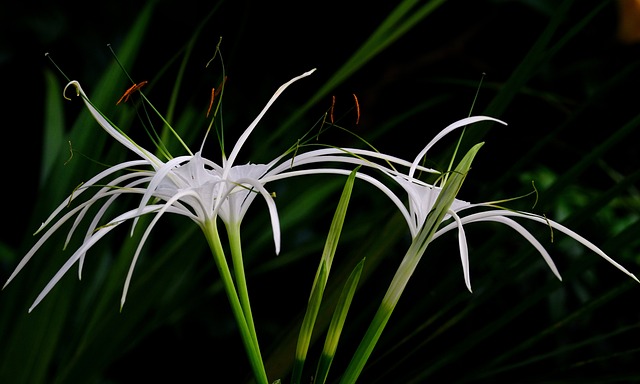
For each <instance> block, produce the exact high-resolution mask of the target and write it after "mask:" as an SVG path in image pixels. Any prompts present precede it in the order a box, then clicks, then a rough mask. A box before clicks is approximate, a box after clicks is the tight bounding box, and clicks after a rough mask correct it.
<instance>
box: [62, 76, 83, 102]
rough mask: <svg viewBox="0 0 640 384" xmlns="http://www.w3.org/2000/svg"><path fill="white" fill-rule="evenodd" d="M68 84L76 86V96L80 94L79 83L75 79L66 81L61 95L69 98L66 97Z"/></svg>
mask: <svg viewBox="0 0 640 384" xmlns="http://www.w3.org/2000/svg"><path fill="white" fill-rule="evenodd" d="M70 85H73V86H74V87H75V88H76V96H80V83H79V82H78V81H77V80H72V81H70V82H69V83H67V85H65V87H64V89H63V90H62V97H64V98H65V99H66V100H71V98H70V97H67V88H69V86H70Z"/></svg>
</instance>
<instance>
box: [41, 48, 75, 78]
mask: <svg viewBox="0 0 640 384" xmlns="http://www.w3.org/2000/svg"><path fill="white" fill-rule="evenodd" d="M44 57H46V58H47V59H49V61H51V64H53V66H54V67H56V69H57V70H58V72H60V73H61V74H62V76H64V78H65V79H67V83H69V82H71V79H69V78H68V77H67V75H65V73H64V72H62V69H60V67H58V64H56V62H55V61H53V59H52V58H51V56H50V55H49V52H47V53H45V54H44Z"/></svg>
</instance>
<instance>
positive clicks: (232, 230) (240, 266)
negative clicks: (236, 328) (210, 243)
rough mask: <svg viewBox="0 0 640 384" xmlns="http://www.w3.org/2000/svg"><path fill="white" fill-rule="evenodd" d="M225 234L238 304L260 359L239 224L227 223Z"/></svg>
mask: <svg viewBox="0 0 640 384" xmlns="http://www.w3.org/2000/svg"><path fill="white" fill-rule="evenodd" d="M226 228H227V234H228V236H229V247H230V249H231V261H232V263H233V271H234V273H235V277H236V285H237V287H238V295H239V297H240V305H241V306H242V311H243V312H244V317H245V319H246V321H247V326H248V327H249V332H251V337H252V338H253V344H254V345H255V346H256V353H257V354H258V356H257V357H258V358H259V359H260V361H262V355H261V354H260V347H259V344H258V335H257V333H256V328H255V325H254V322H253V315H252V313H251V304H250V302H249V290H248V288H247V279H246V277H245V273H244V261H243V258H242V244H241V241H240V225H227V226H226Z"/></svg>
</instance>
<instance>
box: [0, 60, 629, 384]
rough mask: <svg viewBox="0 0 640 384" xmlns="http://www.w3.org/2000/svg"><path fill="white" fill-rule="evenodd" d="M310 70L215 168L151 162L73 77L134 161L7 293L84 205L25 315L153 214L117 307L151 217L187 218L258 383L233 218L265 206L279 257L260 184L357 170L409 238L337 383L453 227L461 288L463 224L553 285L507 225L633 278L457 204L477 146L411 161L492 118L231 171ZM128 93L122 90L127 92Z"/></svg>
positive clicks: (504, 216)
mask: <svg viewBox="0 0 640 384" xmlns="http://www.w3.org/2000/svg"><path fill="white" fill-rule="evenodd" d="M313 71H314V70H311V71H308V72H305V73H303V74H302V75H300V76H297V77H294V78H293V79H291V80H289V81H288V82H286V83H284V84H283V85H282V86H281V87H280V88H278V90H277V91H276V92H275V94H274V95H273V96H272V97H271V99H270V100H269V101H268V102H267V104H266V105H265V107H264V108H263V109H262V111H261V112H260V113H259V114H258V116H257V117H256V118H255V119H254V120H253V122H252V123H251V124H250V125H249V126H248V127H247V128H246V129H245V131H244V132H243V133H242V135H241V136H240V137H239V139H238V140H237V142H236V143H235V145H234V147H233V149H232V151H231V152H230V154H229V156H228V157H226V156H225V155H224V154H223V156H222V161H221V163H220V164H218V163H216V162H214V161H212V160H209V159H208V158H207V157H205V156H204V155H203V153H202V148H203V147H204V146H201V148H200V150H199V151H196V152H195V153H192V152H191V151H190V150H189V148H188V147H186V146H185V150H186V152H187V153H186V154H184V155H181V156H177V157H172V156H169V155H167V156H166V157H167V158H166V160H162V159H160V158H159V157H158V156H156V155H154V154H153V153H152V152H151V151H149V150H147V149H145V148H143V147H141V146H140V145H138V144H137V143H136V142H134V141H133V140H132V139H131V138H130V137H128V136H127V135H126V134H125V133H124V132H123V131H121V130H120V129H118V128H117V127H116V126H115V125H114V124H113V123H111V122H110V121H109V119H108V118H107V117H106V116H104V115H103V114H102V113H101V112H100V111H99V110H98V109H97V108H96V107H95V106H94V105H93V104H92V103H91V101H90V99H89V97H88V96H87V95H86V93H85V92H84V90H83V89H82V87H81V86H80V84H79V83H78V82H77V81H72V82H70V83H69V84H68V85H67V87H66V88H65V92H66V90H67V89H68V88H70V87H71V88H74V89H75V91H76V95H77V96H79V97H81V98H82V100H83V101H84V103H85V105H86V107H87V108H88V110H89V111H90V113H91V114H92V115H93V117H94V118H95V120H96V121H97V122H98V124H99V125H100V126H101V127H102V128H103V129H104V130H105V131H106V132H107V133H108V134H109V135H111V136H112V137H113V138H114V139H116V140H117V141H118V142H119V143H121V144H122V145H124V146H125V147H126V148H127V149H129V150H130V151H131V152H133V153H134V154H135V155H136V156H137V159H135V160H128V161H125V162H123V163H120V164H117V165H114V166H111V167H109V168H107V169H105V170H103V171H102V172H100V173H98V174H97V175H95V176H94V177H93V178H91V179H90V180H88V181H87V182H85V183H83V184H82V185H81V186H80V187H78V188H77V189H75V190H74V191H73V192H72V193H71V195H70V196H69V197H68V198H67V199H65V200H64V201H63V202H62V203H61V204H60V205H59V206H58V207H57V208H56V209H55V210H54V211H53V213H52V214H51V215H50V216H49V218H48V219H47V220H45V222H44V223H43V224H42V226H41V227H40V229H39V230H38V231H37V233H39V232H42V231H44V233H43V234H42V236H41V237H40V239H39V240H38V241H37V242H36V244H35V245H34V246H33V247H32V248H31V249H30V250H29V252H27V254H26V255H25V256H24V257H23V258H22V260H21V261H20V262H19V264H18V266H17V267H16V268H15V270H14V271H13V273H12V274H11V275H10V276H9V278H8V280H7V281H6V283H5V285H4V286H5V287H6V285H7V284H9V283H10V282H11V281H12V280H13V279H14V278H15V277H16V275H17V274H18V273H19V272H20V271H21V270H22V269H23V268H24V267H25V265H26V264H27V263H28V262H29V260H30V259H31V258H32V257H33V256H34V255H35V253H36V252H37V251H38V249H39V248H41V246H42V245H43V244H44V242H45V241H47V240H48V239H49V238H50V237H51V236H52V235H53V234H54V233H55V232H56V231H58V230H59V229H60V228H61V227H62V226H63V225H64V224H66V223H68V222H71V223H72V224H71V229H70V230H69V232H68V235H67V240H66V243H65V247H66V245H67V244H68V243H69V241H70V239H71V237H72V236H73V235H74V233H75V232H76V229H77V228H78V226H79V225H80V223H81V222H82V221H83V219H85V217H86V216H87V215H88V213H89V211H90V210H91V209H92V208H94V209H97V212H96V213H95V214H94V216H93V217H92V218H91V220H90V224H89V225H88V227H87V230H86V233H85V236H84V239H83V242H82V244H81V245H80V246H79V247H78V248H77V249H76V250H75V252H74V253H73V254H72V255H71V257H69V258H68V259H67V261H66V262H65V263H64V265H63V266H62V267H61V268H60V269H59V270H58V272H57V273H56V274H55V275H54V276H53V278H51V280H50V281H49V283H48V284H47V285H46V286H45V287H44V289H43V290H42V291H41V293H40V294H39V295H38V297H37V298H36V299H35V301H34V303H33V305H32V306H31V308H30V309H29V311H31V310H33V308H34V307H35V306H37V305H38V304H39V303H40V302H41V301H42V300H43V299H44V298H45V296H46V295H47V294H48V293H49V292H50V291H51V289H52V288H53V287H54V286H55V285H56V284H57V283H58V282H59V281H60V279H61V278H62V277H63V276H64V275H65V274H66V273H67V272H68V271H69V270H70V269H71V268H72V267H73V265H75V264H76V263H78V265H79V268H78V271H79V272H78V274H79V277H81V275H82V265H83V262H84V258H85V256H86V254H87V252H88V251H89V250H90V249H91V248H92V247H93V246H94V245H95V244H96V243H97V242H98V241H99V240H101V239H102V238H103V237H104V236H106V235H107V234H108V233H109V232H110V231H112V230H113V229H114V228H116V227H117V226H119V225H120V224H122V223H125V222H132V233H133V230H134V229H135V227H136V224H137V223H138V220H139V218H140V217H142V216H144V215H153V218H152V219H151V220H150V222H149V224H148V225H147V227H146V228H145V229H144V233H143V234H142V236H141V239H140V242H139V243H138V247H137V249H136V251H135V253H134V255H133V257H132V262H131V265H130V267H129V271H128V274H127V277H126V280H125V284H124V288H123V292H122V298H121V305H124V302H125V299H126V296H127V292H128V289H129V286H130V283H131V280H132V276H133V272H134V269H135V265H136V262H137V260H138V257H139V255H140V253H141V250H142V248H143V246H144V244H145V242H146V241H147V239H148V238H149V236H150V233H151V232H152V230H153V228H154V227H155V225H156V223H157V222H158V220H159V219H160V218H161V217H162V216H163V215H164V214H165V213H172V214H177V215H181V216H184V217H187V218H189V219H191V220H192V221H193V222H194V223H195V224H196V225H198V226H199V227H200V228H201V229H202V231H203V233H204V235H205V238H206V239H207V241H208V244H209V246H210V247H211V251H212V253H213V256H214V260H215V262H216V265H217V267H218V270H219V271H220V275H221V279H222V281H223V284H224V286H225V289H226V291H227V295H228V297H229V300H230V304H231V307H232V311H233V313H234V316H235V318H236V322H237V324H238V325H239V328H240V332H241V335H242V339H243V342H244V343H245V348H246V350H247V352H248V355H249V358H250V362H251V365H252V369H253V371H254V374H255V375H256V378H257V380H258V382H261V383H266V382H267V378H266V373H265V371H264V366H263V363H262V360H261V357H260V349H259V347H258V341H257V336H256V333H255V327H254V324H253V319H252V316H251V309H250V308H251V307H250V304H249V295H248V291H247V287H246V280H245V278H244V270H243V262H242V251H241V245H240V226H241V223H242V220H243V218H244V216H245V214H246V213H247V210H248V209H249V207H250V205H251V203H252V202H253V201H255V199H256V197H258V196H260V197H261V198H262V199H263V200H264V201H265V203H266V205H267V208H268V211H269V215H270V221H271V229H272V233H273V241H274V245H275V253H278V252H279V251H280V236H281V234H280V220H279V216H278V210H277V207H276V203H275V200H274V198H273V196H272V195H271V193H270V192H269V190H268V189H267V187H266V185H267V184H268V183H270V182H273V181H276V180H282V179H286V178H290V177H297V176H305V175H313V174H334V175H340V176H347V175H351V174H353V170H354V169H357V173H355V177H356V178H357V179H358V180H361V181H364V182H367V183H369V184H371V185H373V186H374V187H375V188H377V189H378V190H380V191H381V192H382V193H383V194H384V195H386V196H387V197H388V198H389V200H390V202H391V203H392V204H393V205H395V207H397V209H398V210H399V211H400V213H401V214H402V216H403V217H404V219H405V221H406V223H407V227H408V230H409V233H410V234H411V237H412V239H413V241H412V244H411V246H410V248H409V250H408V251H407V253H406V255H405V257H404V259H403V261H402V263H401V264H400V267H399V268H398V271H397V273H396V275H395V276H394V278H393V281H392V282H391V284H390V286H389V289H388V291H387V294H386V295H385V297H384V299H383V304H382V305H381V307H380V309H379V311H378V312H377V313H376V315H375V317H374V320H373V321H372V324H371V326H370V328H369V330H368V331H367V334H366V335H365V338H364V339H363V342H362V344H361V345H360V347H359V348H358V350H357V351H356V354H355V357H354V360H352V364H350V365H349V367H348V368H347V371H346V373H345V376H344V377H343V380H346V381H349V380H351V379H353V380H354V381H355V378H357V377H358V375H359V373H360V371H361V370H362V368H363V365H364V362H366V360H367V358H368V356H369V354H370V353H371V350H372V349H373V346H374V345H375V343H376V341H377V338H378V337H379V335H380V333H381V331H382V329H383V328H384V326H385V324H386V322H387V320H388V318H389V316H390V315H391V312H392V310H393V308H394V307H395V305H396V303H397V301H398V298H399V297H400V295H401V293H402V291H403V290H404V287H405V286H406V283H407V281H408V280H409V278H410V277H411V275H412V273H413V271H414V270H415V267H416V265H417V263H418V262H419V261H420V259H421V257H422V255H423V254H424V252H425V250H426V247H427V245H428V244H430V243H431V242H432V241H433V240H435V239H436V238H438V237H440V236H442V235H443V234H445V233H447V232H449V231H452V230H457V235H458V242H459V251H460V258H461V263H462V270H463V278H464V283H465V285H466V287H467V289H468V290H469V291H471V276H470V268H469V256H468V247H467V241H466V236H465V230H464V227H465V226H466V225H467V224H470V223H475V222H487V221H490V222H498V223H502V224H504V225H506V226H508V227H510V228H512V229H514V230H515V231H516V232H517V233H519V234H520V235H521V236H523V237H524V239H526V240H527V241H528V242H529V243H531V245H532V246H533V247H534V248H535V249H536V250H537V251H538V252H539V253H540V255H541V256H542V257H543V258H544V260H545V262H546V263H547V265H548V266H549V268H550V269H551V271H552V272H553V273H554V274H555V275H556V276H557V277H558V278H559V279H560V278H561V277H560V273H559V271H558V269H557V268H556V266H555V264H554V262H553V260H552V259H551V257H550V255H549V253H548V252H547V251H546V250H545V248H544V247H543V245H542V244H541V243H540V242H539V241H538V240H537V239H536V238H535V237H534V236H533V235H532V234H531V233H530V232H529V231H527V230H526V229H525V228H524V227H523V226H522V225H521V224H519V223H518V222H517V221H516V219H524V220H530V221H534V222H538V223H540V224H542V225H546V226H549V227H551V228H552V229H553V230H557V231H559V232H562V233H564V234H566V235H568V236H570V237H571V238H573V239H574V240H576V241H577V242H579V243H581V244H583V245H584V246H586V247H587V248H589V249H590V250H592V251H593V252H595V253H596V254H598V255H599V256H601V257H602V258H604V259H605V260H606V261H608V262H609V263H611V264H612V265H614V266H615V267H616V268H618V269H619V270H621V271H622V272H624V273H625V274H627V275H628V276H630V277H631V278H633V279H634V280H636V281H638V279H637V278H636V277H635V276H634V275H633V274H631V273H630V272H629V271H627V270H626V269H625V268H624V267H623V266H621V265H620V264H618V263H617V262H616V261H614V260H613V259H611V258H610V257H609V256H608V255H607V254H605V253H604V252H603V251H602V250H601V249H599V248H598V247H597V246H595V245H594V244H592V243H591V242H589V241H588V240H586V239H585V238H583V237H581V236H580V235H578V234H577V233H575V232H573V231H572V230H570V229H568V228H566V227H565V226H563V225H561V224H560V223H557V222H554V221H552V220H549V219H547V218H546V217H544V216H540V215H536V214H532V213H526V212H519V211H514V210H507V209H504V208H501V207H499V206H498V205H497V204H495V203H470V202H466V201H463V200H459V199H458V198H457V193H458V191H459V189H460V186H461V185H462V182H463V180H464V178H465V177H466V174H467V172H468V171H469V168H470V166H471V162H472V160H473V157H474V156H475V153H476V152H477V151H478V149H479V148H480V146H481V144H478V145H476V146H475V147H473V148H472V149H471V150H470V151H469V152H468V153H467V155H466V156H465V157H464V158H463V159H462V160H461V161H460V163H459V165H458V167H456V168H455V170H449V171H447V172H445V173H444V174H443V173H441V172H440V171H437V170H434V169H430V168H427V167H424V166H422V165H420V164H421V161H422V160H423V159H424V158H425V157H427V156H428V153H429V151H430V150H431V149H432V147H433V146H434V145H435V144H437V143H438V141H440V140H441V139H442V138H443V137H444V136H446V135H448V134H450V133H451V132H454V131H456V130H457V129H460V128H462V127H466V126H469V125H472V124H474V123H477V122H480V121H493V122H497V123H500V124H504V122H502V121H500V120H497V119H495V118H492V117H487V116H473V117H468V118H464V119H461V120H459V121H456V122H454V123H453V124H451V125H449V126H448V127H445V128H444V129H443V130H442V131H440V132H439V133H438V134H437V135H436V136H435V137H434V138H433V139H432V140H431V141H430V142H429V143H428V144H427V145H426V146H425V147H424V149H423V150H422V151H421V152H420V153H418V154H417V155H416V157H415V158H414V159H413V161H408V160H403V159H400V158H397V157H395V156H391V155H386V154H382V153H379V152H377V151H374V150H371V149H359V148H340V147H329V146H327V147H322V148H320V149H314V150H309V151H306V152H305V151H296V153H295V155H294V156H292V157H287V156H286V154H285V155H282V156H279V157H276V158H275V159H273V160H272V161H270V162H269V163H266V164H252V163H249V164H242V165H237V164H236V159H237V157H238V154H239V152H240V150H241V149H242V147H243V145H244V143H245V142H246V140H247V139H248V137H249V136H250V135H251V133H252V131H253V130H254V129H255V128H256V126H257V125H258V123H259V122H260V120H261V119H262V117H263V116H264V115H265V113H266V112H267V110H268V109H269V108H270V107H271V105H272V104H273V103H274V102H275V100H276V99H277V98H278V97H279V95H280V94H281V93H282V92H283V91H284V90H285V89H286V88H287V87H288V86H290V85H291V84H292V83H294V82H296V81H297V80H299V79H301V78H304V77H306V76H309V75H310V74H311V73H313ZM135 90H137V91H139V90H140V89H139V87H137V88H136V89H135ZM128 94H129V91H128V93H127V96H128ZM65 97H66V96H65ZM145 100H146V99H145ZM305 149H306V148H305ZM416 173H428V174H435V175H438V176H439V177H438V179H437V180H438V181H437V183H436V184H429V183H426V182H424V181H422V180H420V179H419V178H418V177H416ZM89 190H92V191H94V194H93V195H92V196H90V197H89V198H88V199H86V200H85V201H83V202H81V203H78V204H77V205H75V206H74V207H72V208H70V207H71V203H74V202H76V201H78V200H79V198H80V197H81V196H84V195H85V192H87V191H89ZM127 195H138V196H139V198H140V201H139V204H138V206H137V207H135V208H133V209H129V210H127V211H125V212H122V213H120V214H119V215H117V216H115V217H113V218H110V219H105V215H106V214H107V210H108V208H109V207H111V206H112V205H113V203H114V202H115V201H116V200H117V199H118V198H120V197H122V196H127ZM92 212H93V211H92ZM218 218H219V219H220V221H221V222H222V223H224V225H225V226H226V229H227V234H228V237H229V241H230V248H231V253H232V262H233V273H232V269H231V268H229V266H228V262H227V259H226V256H225V254H224V253H225V252H224V250H223V247H222V245H221V240H220V235H219V233H218V229H217V222H218ZM45 229H46V230H45ZM234 274H235V276H234Z"/></svg>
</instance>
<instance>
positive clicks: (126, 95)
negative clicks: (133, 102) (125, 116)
mask: <svg viewBox="0 0 640 384" xmlns="http://www.w3.org/2000/svg"><path fill="white" fill-rule="evenodd" d="M147 83H148V81H146V80H145V81H141V82H140V83H138V84H133V85H132V86H131V87H129V89H127V91H126V92H125V93H124V95H122V97H121V98H120V100H118V102H117V103H116V105H118V104H120V102H121V101H122V99H124V102H125V103H126V102H127V101H129V96H131V94H132V93H133V92H135V91H138V90H140V88H142V87H143V86H144V85H145V84H147Z"/></svg>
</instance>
